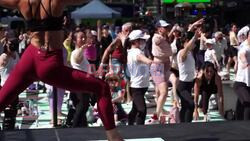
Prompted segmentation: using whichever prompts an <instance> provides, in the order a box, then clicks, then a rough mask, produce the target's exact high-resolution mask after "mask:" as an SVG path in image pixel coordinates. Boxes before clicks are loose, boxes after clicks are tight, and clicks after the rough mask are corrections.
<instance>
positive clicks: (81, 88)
mask: <svg viewBox="0 0 250 141" xmlns="http://www.w3.org/2000/svg"><path fill="white" fill-rule="evenodd" d="M37 80H41V81H43V82H44V83H47V84H50V85H53V86H55V87H57V88H63V89H66V90H69V91H75V92H90V93H94V94H95V95H96V96H97V108H98V112H99V114H100V118H101V119H102V122H103V125H104V127H105V129H106V130H111V129H114V128H115V123H114V114H113V107H112V102H111V94H110V89H109V86H108V84H107V83H105V82H104V81H102V80H100V79H97V78H95V77H94V76H91V75H88V74H87V73H85V72H83V71H79V70H76V69H72V68H69V67H66V66H64V65H63V55H62V50H61V49H60V50H53V51H44V50H42V49H39V48H37V47H35V46H33V45H31V44H30V45H29V46H28V48H27V49H26V50H25V52H24V54H23V56H22V58H21V59H20V61H19V62H18V64H17V65H16V67H15V69H14V70H13V71H12V72H11V74H10V76H9V77H8V79H7V81H6V82H5V85H4V86H3V88H2V89H1V91H0V111H3V110H4V108H5V107H6V106H7V105H8V104H10V103H12V102H13V101H14V100H15V98H16V97H17V95H18V94H19V93H21V92H23V91H24V90H25V89H26V88H27V87H28V86H29V85H30V84H32V83H33V82H34V81H37Z"/></svg>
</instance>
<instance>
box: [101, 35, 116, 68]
mask: <svg viewBox="0 0 250 141" xmlns="http://www.w3.org/2000/svg"><path fill="white" fill-rule="evenodd" d="M118 41H119V39H118V38H116V39H115V40H114V41H113V42H112V43H111V44H110V45H109V46H108V47H107V48H106V50H105V51H104V53H103V56H102V60H101V63H103V64H106V63H108V59H109V55H110V54H111V53H112V52H113V51H114V49H115V47H116V46H115V44H116V42H118Z"/></svg>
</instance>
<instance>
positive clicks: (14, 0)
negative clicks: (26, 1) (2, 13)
mask: <svg viewBox="0 0 250 141" xmlns="http://www.w3.org/2000/svg"><path fill="white" fill-rule="evenodd" d="M20 1H21V0H0V5H1V6H3V7H6V8H10V9H16V8H18V5H19V3H20Z"/></svg>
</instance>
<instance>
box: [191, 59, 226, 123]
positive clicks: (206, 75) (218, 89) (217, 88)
mask: <svg viewBox="0 0 250 141" xmlns="http://www.w3.org/2000/svg"><path fill="white" fill-rule="evenodd" d="M194 93H195V96H194V103H195V110H194V118H195V120H197V119H198V118H199V114H198V100H199V95H200V94H201V95H202V99H201V101H200V104H199V106H200V107H201V108H202V111H203V113H204V120H205V121H208V118H207V110H208V104H209V98H210V97H211V95H212V94H216V93H218V96H217V98H218V102H219V111H220V113H221V114H222V115H223V113H224V108H223V107H224V106H223V105H224V104H223V99H224V97H223V89H222V82H221V77H220V76H219V75H218V74H217V70H216V69H215V66H214V64H213V63H211V62H205V63H204V64H203V67H202V70H201V71H200V72H199V75H198V77H197V78H196V80H195V84H194Z"/></svg>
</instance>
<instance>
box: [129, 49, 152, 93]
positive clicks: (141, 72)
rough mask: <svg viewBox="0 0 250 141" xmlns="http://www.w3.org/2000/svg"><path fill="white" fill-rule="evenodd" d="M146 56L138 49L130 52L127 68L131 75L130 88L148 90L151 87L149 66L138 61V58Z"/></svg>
mask: <svg viewBox="0 0 250 141" xmlns="http://www.w3.org/2000/svg"><path fill="white" fill-rule="evenodd" d="M139 54H144V53H143V52H142V51H141V50H140V49H138V48H131V49H130V50H128V56H127V67H128V71H129V74H130V83H131V84H130V87H132V88H147V87H148V86H149V66H148V65H147V64H144V63H142V62H139V61H137V56H138V55H139Z"/></svg>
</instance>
